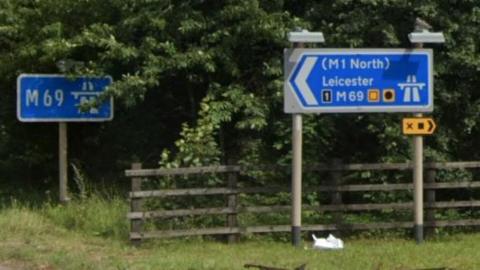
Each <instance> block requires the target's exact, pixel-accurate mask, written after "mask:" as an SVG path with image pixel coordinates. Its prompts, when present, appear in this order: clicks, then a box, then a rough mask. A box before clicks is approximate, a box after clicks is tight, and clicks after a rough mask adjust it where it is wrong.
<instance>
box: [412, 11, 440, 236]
mask: <svg viewBox="0 0 480 270" xmlns="http://www.w3.org/2000/svg"><path fill="white" fill-rule="evenodd" d="M431 28H432V27H431V26H430V25H429V24H428V23H427V22H425V21H423V20H422V19H419V18H417V19H416V20H415V28H414V29H415V30H414V32H413V33H410V34H409V35H408V37H409V39H410V42H411V43H413V44H415V48H423V44H424V43H444V42H445V38H444V36H443V33H441V32H437V33H433V32H430V29H431ZM414 116H415V117H422V116H423V115H422V114H421V113H417V114H415V115H414ZM412 160H413V189H414V190H413V204H414V212H415V217H414V224H413V230H414V233H415V240H416V242H417V244H421V243H422V242H423V225H424V223H423V219H424V218H423V137H422V136H419V135H417V136H413V158H412Z"/></svg>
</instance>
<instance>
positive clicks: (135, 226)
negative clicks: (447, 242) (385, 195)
mask: <svg viewBox="0 0 480 270" xmlns="http://www.w3.org/2000/svg"><path fill="white" fill-rule="evenodd" d="M412 168H413V166H412V164H411V163H394V164H341V163H338V162H336V163H332V164H317V165H313V166H308V167H306V168H304V171H305V172H324V173H328V174H329V175H330V181H329V182H328V183H330V184H329V185H323V186H318V187H315V188H314V189H313V190H309V192H327V193H328V195H327V196H330V199H331V200H330V201H331V204H327V205H317V206H312V205H304V206H303V207H302V209H303V210H313V211H319V212H332V213H334V220H336V221H338V222H335V224H304V225H302V231H335V230H368V229H394V228H412V227H413V221H396V222H376V223H354V224H352V223H349V224H346V223H343V222H340V220H341V215H342V214H341V213H342V212H344V211H371V210H384V209H391V210H401V209H403V210H405V209H406V210H408V209H412V211H413V202H411V201H408V202H393V203H361V204H347V203H344V202H343V200H342V196H343V194H344V193H347V192H372V191H385V192H393V191H405V190H412V189H413V184H412V183H381V184H349V185H344V184H341V182H342V181H341V180H342V175H344V174H346V173H348V172H353V171H373V172H375V171H408V170H412ZM424 168H425V177H424V180H425V183H424V189H425V204H424V207H425V224H424V226H425V227H427V229H429V228H435V227H449V226H476V225H480V219H479V220H477V219H471V218H470V219H457V220H435V209H447V208H448V209H449V208H471V207H479V206H480V200H472V199H470V200H456V201H453V200H449V201H437V200H436V194H435V193H436V190H446V189H474V188H479V187H480V181H455V182H436V179H437V177H436V173H437V172H438V171H439V170H449V169H475V168H480V162H477V161H474V162H444V163H439V162H436V163H426V164H425V165H424ZM263 169H264V170H272V169H277V170H278V169H279V167H264V168H263ZM280 169H282V170H284V171H286V168H280ZM244 172H245V168H242V167H241V166H210V167H192V168H175V169H142V167H141V164H138V163H136V164H132V167H131V169H130V170H126V172H125V173H126V176H127V177H129V178H131V185H132V192H131V193H130V199H131V211H130V213H128V215H127V216H128V219H129V220H130V222H131V232H130V239H131V241H132V242H134V243H140V242H141V240H142V239H147V238H163V237H178V236H192V235H227V236H228V240H229V242H233V241H235V240H236V239H237V237H238V236H239V235H241V234H246V233H270V232H289V231H290V230H291V227H290V225H289V224H285V225H261V226H246V227H242V226H239V225H238V224H239V222H238V215H239V214H241V213H272V212H287V213H288V211H290V209H291V208H290V205H269V206H242V205H239V204H238V198H239V195H240V194H266V193H278V192H290V189H289V188H288V187H265V186H263V187H244V186H239V185H238V183H239V175H241V174H242V173H244ZM202 174H217V175H218V174H226V175H227V181H226V185H225V186H223V187H211V188H186V189H160V190H143V189H142V183H144V182H148V181H149V179H152V178H158V177H164V176H171V177H172V176H192V175H202ZM287 182H290V180H289V179H288V180H287ZM306 192H307V191H306V190H304V194H305V193H306ZM208 195H223V196H225V197H226V203H225V206H224V207H215V208H190V207H189V208H185V209H175V210H153V211H152V210H145V209H144V207H143V203H144V202H145V200H146V199H148V198H171V197H181V196H208ZM191 207H194V206H193V205H192V206H191ZM199 215H202V216H203V215H224V216H225V217H226V219H225V226H223V227H215V228H192V229H184V230H145V229H144V228H143V227H144V226H143V225H144V223H145V221H146V220H150V219H160V218H172V217H185V216H199Z"/></svg>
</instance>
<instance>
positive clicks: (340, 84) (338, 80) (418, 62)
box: [284, 49, 433, 113]
mask: <svg viewBox="0 0 480 270" xmlns="http://www.w3.org/2000/svg"><path fill="white" fill-rule="evenodd" d="M284 60H285V82H284V110H285V112H286V113H360V112H431V111H433V53H432V50H430V49H408V50H407V49H289V50H285V54H284Z"/></svg>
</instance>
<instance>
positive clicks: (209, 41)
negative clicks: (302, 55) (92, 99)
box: [0, 0, 480, 188]
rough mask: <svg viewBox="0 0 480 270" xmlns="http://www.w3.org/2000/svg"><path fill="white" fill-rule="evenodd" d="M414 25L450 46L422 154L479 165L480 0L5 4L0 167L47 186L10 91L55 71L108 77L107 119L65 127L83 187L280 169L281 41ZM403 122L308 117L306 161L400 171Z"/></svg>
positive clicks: (48, 148)
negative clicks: (148, 176)
mask: <svg viewBox="0 0 480 270" xmlns="http://www.w3.org/2000/svg"><path fill="white" fill-rule="evenodd" d="M455 3H457V4H455ZM460 3H461V4H460ZM417 16H419V17H422V18H423V19H425V20H426V21H428V22H430V23H431V24H432V25H433V27H434V29H435V30H440V31H443V32H444V33H445V35H446V40H447V42H446V43H445V44H444V45H441V46H436V47H434V51H435V70H436V73H435V112H434V114H433V117H434V118H435V119H436V122H437V123H438V126H439V128H438V132H437V133H436V134H435V135H434V136H432V137H430V138H428V139H426V155H427V158H428V159H431V160H469V159H470V160H471V159H478V158H479V157H480V155H479V154H478V153H477V152H475V151H471V149H477V148H479V146H480V145H479V141H478V140H476V139H475V138H476V137H478V135H479V133H480V128H479V127H480V125H479V120H478V119H480V118H479V116H480V95H479V94H478V91H476V89H477V88H478V85H480V81H479V80H480V79H479V78H480V76H478V74H479V72H480V56H479V55H480V54H479V47H478V44H479V42H480V41H479V35H478V32H479V30H480V4H479V3H478V2H477V1H461V2H460V1H446V2H445V1H443V2H442V1H433V0H428V1H407V0H402V1H385V0H362V1H345V0H328V1H300V2H299V1H291V0H283V1H271V0H246V1H167V0H148V1H147V0H80V1H79V0H64V1H59V0H43V1H28V0H4V1H1V2H0V62H1V63H2V64H1V65H0V89H4V90H5V91H4V92H3V94H2V96H1V98H0V123H1V125H0V134H1V136H0V171H1V172H2V175H4V176H5V177H6V178H7V179H18V178H20V179H22V181H23V182H24V183H27V184H28V185H32V186H41V187H44V188H45V186H49V185H52V184H53V179H54V178H55V175H56V172H55V167H56V160H55V159H56V155H55V150H54V149H56V131H55V130H54V125H49V124H38V125H36V124H19V123H18V121H17V120H16V118H15V99H16V95H15V91H14V87H15V79H16V77H17V76H18V75H19V74H20V73H59V72H64V73H67V74H69V75H72V76H74V75H78V74H88V75H102V74H109V75H111V76H112V77H113V78H114V81H115V82H114V84H113V85H112V86H111V87H110V88H109V91H108V95H112V96H114V97H115V101H116V110H115V120H114V121H113V122H111V123H104V124H75V125H70V129H69V131H70V134H71V135H70V141H69V145H70V153H71V154H70V156H71V157H72V158H75V159H76V160H78V161H79V166H81V167H82V168H84V169H85V171H86V174H87V175H90V176H93V177H92V178H95V179H100V181H108V179H116V178H117V177H118V175H119V174H121V172H122V170H123V169H125V168H127V167H128V166H129V164H130V163H131V162H133V161H141V162H143V163H144V164H145V166H146V167H151V166H158V165H160V166H165V167H179V166H192V165H195V166H197V165H205V164H219V163H238V162H240V163H242V164H247V165H248V164H259V163H277V164H288V163H289V162H290V134H291V127H290V126H291V119H290V117H289V116H288V115H285V114H284V113H283V109H282V107H283V104H282V103H283V90H282V85H283V67H282V51H283V49H284V48H286V47H289V46H291V45H290V44H289V43H288V42H287V41H286V38H285V35H286V33H287V32H289V31H291V30H292V29H294V28H295V27H304V28H308V29H310V30H321V31H323V32H324V33H325V36H326V39H327V44H326V46H328V47H370V48H379V47H386V48H390V47H411V44H409V42H408V40H407V34H408V33H409V32H411V31H412V29H413V22H414V19H415V17H417ZM59 61H63V63H65V65H63V66H60V65H58V63H59ZM401 117H402V115H398V114H396V115H385V114H368V115H322V116H313V115H308V116H305V117H304V149H305V151H304V157H305V161H306V162H307V163H312V162H319V161H327V160H329V159H331V158H334V157H336V158H343V159H344V161H345V162H349V161H352V162H369V161H386V162H397V161H405V160H407V159H409V156H410V143H409V140H408V139H407V138H405V137H404V136H402V135H401V133H400V127H399V126H400V119H401ZM352 131H354V132H352ZM15 181H16V180H15ZM11 182H14V181H13V180H12V181H11Z"/></svg>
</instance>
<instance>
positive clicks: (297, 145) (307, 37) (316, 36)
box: [285, 30, 324, 246]
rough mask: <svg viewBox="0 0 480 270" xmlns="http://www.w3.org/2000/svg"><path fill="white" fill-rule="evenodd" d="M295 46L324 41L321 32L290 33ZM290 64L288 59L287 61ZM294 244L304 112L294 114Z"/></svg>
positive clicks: (295, 243)
mask: <svg viewBox="0 0 480 270" xmlns="http://www.w3.org/2000/svg"><path fill="white" fill-rule="evenodd" d="M288 40H289V41H290V42H292V43H293V44H294V47H295V48H303V47H304V43H305V42H314V43H315V42H316V43H322V42H324V38H323V34H322V33H320V32H308V31H305V30H304V31H298V32H291V33H289V34H288ZM285 65H288V61H287V62H285ZM291 215H292V216H291V222H292V245H293V246H300V239H301V232H302V114H301V113H295V114H292V214H291Z"/></svg>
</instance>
